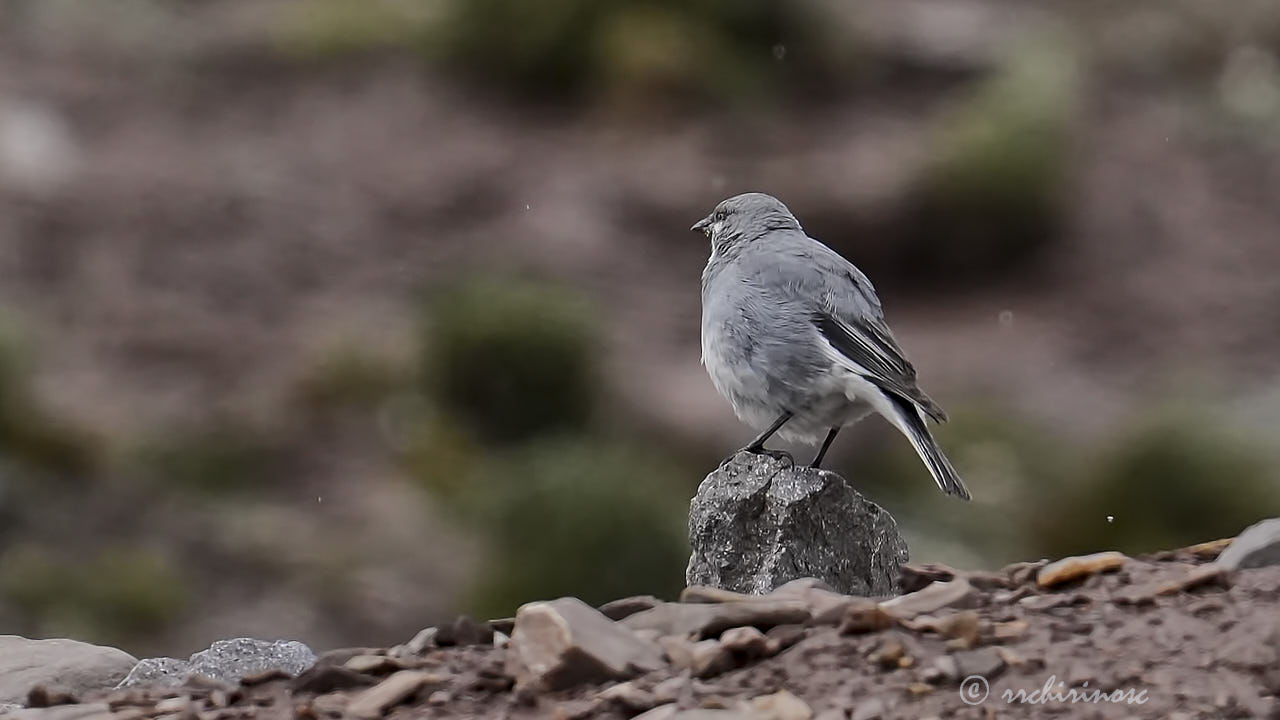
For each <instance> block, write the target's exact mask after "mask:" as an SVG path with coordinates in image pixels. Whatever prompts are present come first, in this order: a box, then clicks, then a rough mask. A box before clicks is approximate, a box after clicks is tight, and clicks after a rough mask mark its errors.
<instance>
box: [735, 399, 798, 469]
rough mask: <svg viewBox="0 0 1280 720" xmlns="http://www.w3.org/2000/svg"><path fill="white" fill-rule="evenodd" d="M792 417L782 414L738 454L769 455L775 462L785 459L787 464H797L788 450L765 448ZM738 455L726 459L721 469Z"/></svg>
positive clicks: (789, 413)
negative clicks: (766, 443) (770, 439)
mask: <svg viewBox="0 0 1280 720" xmlns="http://www.w3.org/2000/svg"><path fill="white" fill-rule="evenodd" d="M791 417H792V415H791V412H790V411H787V412H784V413H782V415H781V416H779V417H778V419H777V420H775V421H773V424H772V425H770V426H769V427H767V428H765V430H764V432H762V433H760V434H759V435H757V436H756V439H755V440H752V441H751V442H750V443H748V444H747V446H746V447H744V448H742V449H741V450H739V451H738V452H749V453H751V454H753V455H768V456H769V457H771V458H773V459H774V460H784V459H785V460H786V461H787V462H789V463H791V464H792V465H795V464H796V461H795V458H793V457H791V453H789V452H787V451H786V450H766V449H765V447H764V443H765V441H766V440H768V439H769V438H770V437H773V434H774V433H776V432H778V429H779V428H781V427H782V426H783V425H786V424H787V421H788V420H790V419H791ZM737 454H738V453H734V454H733V455H730V456H729V457H727V458H725V459H724V462H722V463H720V467H724V466H725V465H727V464H728V463H729V461H730V460H732V459H733V458H734V456H735V455H737Z"/></svg>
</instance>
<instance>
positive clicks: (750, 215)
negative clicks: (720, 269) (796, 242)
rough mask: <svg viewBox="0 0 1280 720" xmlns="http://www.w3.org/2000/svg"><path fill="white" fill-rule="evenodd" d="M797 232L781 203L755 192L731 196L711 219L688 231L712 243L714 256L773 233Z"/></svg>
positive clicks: (704, 219) (794, 220) (695, 224)
mask: <svg viewBox="0 0 1280 720" xmlns="http://www.w3.org/2000/svg"><path fill="white" fill-rule="evenodd" d="M799 229H800V222H799V221H798V220H796V218H795V216H794V215H792V214H791V211H790V210H788V209H787V206H786V205H783V204H782V201H781V200H778V199H777V198H775V197H773V196H772V195H766V194H764V193H757V192H749V193H743V194H741V195H734V196H733V197H731V198H729V199H728V200H724V201H722V202H721V203H720V204H719V205H716V208H715V210H713V211H711V214H710V215H708V216H706V217H705V218H703V219H701V220H699V221H698V222H696V223H694V224H693V227H692V228H690V230H693V231H694V232H701V233H704V234H706V236H707V237H708V238H710V239H711V248H712V252H713V253H714V252H718V251H723V250H725V249H728V248H730V247H733V246H736V245H739V244H741V243H745V242H750V241H752V240H756V239H758V238H760V237H763V236H764V235H766V234H768V233H769V232H771V231H773V230H799Z"/></svg>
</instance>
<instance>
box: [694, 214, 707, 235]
mask: <svg viewBox="0 0 1280 720" xmlns="http://www.w3.org/2000/svg"><path fill="white" fill-rule="evenodd" d="M710 228H711V216H710V215H708V216H706V217H704V218H702V219H701V220H699V221H698V222H696V223H694V224H693V227H691V228H689V229H690V230H692V231H693V232H700V233H707V232H710V231H711V230H710Z"/></svg>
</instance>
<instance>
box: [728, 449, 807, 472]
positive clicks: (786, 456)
mask: <svg viewBox="0 0 1280 720" xmlns="http://www.w3.org/2000/svg"><path fill="white" fill-rule="evenodd" d="M743 452H746V453H751V454H752V455H764V456H765V457H771V458H773V459H774V460H777V461H779V462H782V461H784V460H785V461H786V463H787V466H788V467H795V466H796V459H795V458H793V457H791V453H789V452H787V451H786V450H769V449H767V448H763V447H751V446H750V445H748V446H747V447H744V448H742V449H741V450H739V451H738V452H736V453H734V454H732V455H730V456H729V457H727V458H725V459H724V462H722V463H720V467H721V468H723V467H724V466H725V465H728V464H729V461H731V460H733V459H734V458H735V457H737V456H738V453H743Z"/></svg>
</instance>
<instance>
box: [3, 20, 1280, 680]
mask: <svg viewBox="0 0 1280 720" xmlns="http://www.w3.org/2000/svg"><path fill="white" fill-rule="evenodd" d="M1278 57H1280V6H1278V5H1276V4H1275V3H1274V2H1270V1H1269V0H1237V2H1233V3H1230V4H1214V3H1203V2H1196V1H1195V0H1132V1H1131V2H1126V3H1114V2H1101V1H1088V0H1087V1H1085V2H1079V1H1072V2H1066V1H1065V0H1061V1H1058V2H1047V3H1038V4H1036V5H1035V6H1034V7H1029V6H1028V5H1027V4H1026V3H1021V2H1014V1H1012V0H865V1H864V2H859V3H856V4H855V3H843V2H837V1H835V0H831V1H829V2H824V1H822V0H807V1H801V0H688V1H677V0H666V1H663V0H543V1H542V2H538V3H531V2H528V0H417V1H411V0H398V1H397V0H366V1H365V2H348V1H346V0H225V1H223V2H207V1H198V0H185V1H180V0H169V1H165V2H161V1H158V0H117V1H116V2H113V3H89V2H83V1H81V0H3V2H0V632H4V633H18V634H26V635H33V636H48V635H70V636H74V637H77V638H80V639H84V640H91V641H100V642H109V643H116V644H119V645H121V646H122V647H124V648H125V649H127V650H129V651H131V652H134V653H136V654H139V655H146V654H169V655H178V656H185V655H186V654H188V653H190V652H192V651H195V650H198V649H200V648H202V647H204V646H206V645H207V644H208V643H209V642H210V641H211V640H213V639H216V638H221V637H233V636H243V635H249V636H259V637H268V638H271V637H287V638H294V639H300V640H303V641H306V642H308V643H311V644H312V645H313V646H315V647H317V648H328V647H334V646H339V645H379V644H389V643H394V642H399V641H403V640H404V639H405V638H407V637H409V636H410V635H411V634H412V633H413V632H414V631H415V630H417V629H418V628H420V627H423V626H425V625H428V624H432V623H435V622H438V621H440V620H442V619H444V618H446V617H449V616H450V615H452V614H454V613H458V612H467V613H471V614H473V615H477V616H481V617H487V616H499V615H508V614H510V613H512V612H513V611H514V608H515V607H516V606H517V605H518V604H519V603H521V602H524V601H528V600H533V599H539V598H546V597H552V596H557V595H561V594H573V595H578V596H581V597H583V598H586V599H588V600H591V601H603V600H607V599H612V598H615V597H618V596H622V595H625V594H631V593H653V594H659V595H667V596H670V595H671V594H673V593H674V592H676V591H677V590H678V589H679V588H680V587H681V585H682V584H683V583H682V579H683V571H684V563H685V559H686V557H687V549H686V546H685V530H684V526H685V522H686V511H687V507H688V505H687V503H688V500H689V498H690V497H691V496H692V494H693V492H694V490H695V488H696V487H697V484H698V482H699V481H700V480H701V479H702V477H703V476H704V475H705V474H706V473H707V472H709V471H710V470H711V469H713V468H714V467H715V464H716V463H717V462H718V461H719V460H720V459H721V458H722V457H724V456H725V455H727V454H728V453H729V452H731V451H732V450H733V449H735V448H737V447H739V446H741V445H743V444H744V443H745V442H746V441H747V440H748V439H749V438H750V437H751V435H752V434H753V432H752V431H751V430H750V429H748V428H746V427H744V426H742V425H740V424H739V423H738V422H737V421H736V420H735V419H734V418H733V416H732V414H731V412H730V410H729V408H728V406H727V404H726V403H725V402H724V401H723V400H721V399H720V398H719V397H717V396H716V394H715V392H714V390H713V388H712V386H711V383H710V381H709V380H708V379H707V378H706V376H705V374H704V372H703V370H702V368H701V366H700V365H699V344H698V315H699V290H698V282H699V274H700V272H701V270H702V266H703V264H704V262H705V260H706V255H707V250H708V248H707V247H706V241H705V238H703V237H701V236H700V235H695V234H693V233H690V232H689V231H688V229H687V228H688V227H689V225H690V224H692V223H693V222H694V221H695V220H697V219H699V218H701V217H703V216H704V215H705V214H706V213H707V212H709V210H710V209H711V208H712V207H713V206H714V205H715V203H716V202H718V201H719V200H721V199H723V198H724V197H727V196H729V195H733V194H736V193H738V192H742V191H747V190H761V191H766V192H769V193H772V194H775V195H777V196H779V197H780V198H782V199H783V200H784V201H785V202H786V203H788V204H789V206H790V207H791V209H792V210H793V211H795V213H796V214H797V215H798V217H799V218H800V219H801V221H802V222H803V223H804V225H805V228H806V229H807V230H808V231H809V232H810V234H812V235H814V236H816V237H818V238H820V239H821V240H823V241H825V242H826V243H827V244H829V245H831V246H833V247H835V248H836V249H838V250H839V251H840V252H842V253H844V254H845V255H846V256H847V257H848V258H850V259H851V260H853V261H854V262H856V263H857V264H859V265H860V266H861V267H862V268H863V269H864V270H865V271H866V272H867V273H868V274H869V275H870V276H871V277H872V279H873V280H874V281H875V282H876V284H877V287H878V289H879V291H880V295H881V297H882V298H883V300H884V303H885V306H886V309H887V313H888V318H889V320H890V322H891V323H892V325H893V327H894V328H895V329H896V331H897V333H898V336H899V340H900V341H901V343H902V345H903V346H904V347H905V348H906V350H907V351H908V354H909V355H910V356H911V358H912V359H913V361H914V362H915V364H916V365H917V367H918V368H919V371H920V374H921V378H922V384H923V386H924V387H925V388H926V389H927V390H928V392H929V393H930V394H931V395H933V396H934V397H935V398H936V399H937V400H939V401H940V402H941V403H942V404H943V405H944V406H945V407H946V408H947V409H948V410H949V412H950V413H951V416H952V422H951V423H949V424H947V425H945V426H942V427H940V428H939V429H938V435H939V438H940V441H941V443H942V445H943V446H944V447H945V448H946V449H947V451H948V452H949V454H950V455H951V456H952V458H953V460H954V461H955V463H956V465H957V466H958V467H959V468H960V470H961V472H962V474H963V475H964V476H965V478H966V479H967V481H968V483H969V485H970V486H971V487H972V489H973V491H974V495H975V497H976V499H975V501H974V502H973V503H971V504H963V503H959V502H956V501H954V500H951V499H948V498H945V497H943V496H942V495H941V494H940V493H938V492H937V490H936V489H935V488H934V486H933V483H932V482H931V481H930V480H929V477H928V475H927V473H926V472H925V470H924V468H923V467H922V466H921V464H920V462H919V461H918V460H917V459H916V457H915V456H914V455H913V454H912V452H911V451H910V448H909V447H908V446H907V444H906V442H905V441H903V440H902V438H901V437H900V436H898V435H897V434H896V433H895V432H893V431H892V430H891V429H890V428H888V426H887V425H886V424H885V423H883V422H881V421H879V420H868V421H866V422H864V423H862V424H861V425H859V426H857V427H856V429H854V430H851V431H847V432H846V433H844V434H843V435H842V436H841V438H840V441H839V442H838V443H837V444H836V446H835V449H834V451H833V452H834V455H833V459H832V460H831V461H830V465H831V466H832V467H833V468H835V469H837V470H839V471H840V472H842V473H843V474H845V475H846V476H847V477H848V478H849V479H850V480H851V481H852V482H853V483H854V484H855V485H856V486H857V487H858V488H860V489H861V490H863V491H864V492H866V493H868V494H870V495H871V496H872V497H874V498H875V499H876V500H877V501H878V502H880V503H882V504H883V505H884V506H885V507H887V508H888V509H889V510H890V511H891V512H892V513H893V514H894V515H895V517H897V519H898V522H899V524H900V525H901V526H902V528H903V530H904V533H905V534H906V536H907V538H908V540H909V542H910V546H911V554H912V559H913V560H915V561H919V562H924V561H939V562H947V563H952V564H955V565H959V566H962V567H991V566H995V565H997V564H1000V563H1004V562H1008V561H1013V560H1021V559H1034V558H1038V557H1041V556H1051V555H1061V554H1065V553H1073V552H1080V551H1090V550H1097V549H1104V548H1118V549H1121V550H1125V551H1128V552H1135V553H1136V552H1144V551H1149V550H1155V549H1160V548H1167V547H1173V546H1177V545H1182V544H1189V543H1193V542H1198V541H1204V540H1210V539H1214V538H1217V537H1222V536H1227V535H1233V534H1235V533H1237V532H1238V531H1239V530H1240V529H1242V528H1243V527H1244V526H1245V525H1247V524H1248V523H1250V522H1252V521H1254V520H1257V519H1259V518H1262V517H1265V516H1268V515H1275V514H1277V510H1278V509H1280V499H1278V495H1280V482H1278V478H1280V476H1278V474H1277V472H1278V470H1280V446H1278V445H1277V443H1276V441H1275V428H1276V427H1277V426H1280V363H1277V361H1276V351H1277V349H1278V348H1280V332H1278V330H1280V202H1278V201H1277V194H1276V193H1277V188H1280V60H1278ZM808 452H810V451H808V450H806V451H805V457H807V456H808Z"/></svg>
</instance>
